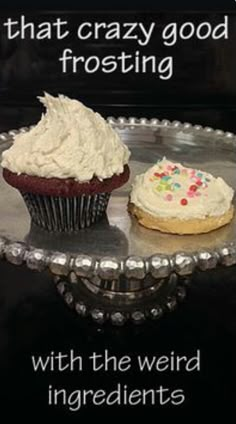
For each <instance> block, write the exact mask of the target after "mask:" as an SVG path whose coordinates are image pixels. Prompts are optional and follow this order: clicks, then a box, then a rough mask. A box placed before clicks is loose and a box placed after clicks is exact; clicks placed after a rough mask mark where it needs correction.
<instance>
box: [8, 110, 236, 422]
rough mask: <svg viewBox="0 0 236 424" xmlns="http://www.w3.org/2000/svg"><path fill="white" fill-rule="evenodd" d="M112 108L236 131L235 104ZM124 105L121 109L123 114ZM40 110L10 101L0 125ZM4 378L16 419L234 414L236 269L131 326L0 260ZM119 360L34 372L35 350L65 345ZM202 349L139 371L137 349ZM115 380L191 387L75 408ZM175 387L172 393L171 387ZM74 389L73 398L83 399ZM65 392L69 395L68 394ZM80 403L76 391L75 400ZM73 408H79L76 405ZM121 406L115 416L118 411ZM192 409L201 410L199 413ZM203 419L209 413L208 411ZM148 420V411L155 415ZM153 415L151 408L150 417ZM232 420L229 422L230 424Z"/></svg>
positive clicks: (21, 121) (207, 278) (198, 283)
mask: <svg viewBox="0 0 236 424" xmlns="http://www.w3.org/2000/svg"><path fill="white" fill-rule="evenodd" d="M98 108H99V110H100V112H102V113H103V114H104V115H107V114H109V115H115V116H117V115H120V114H122V115H126V116H128V115H131V114H132V115H136V116H158V117H166V118H169V119H180V120H183V121H186V120H188V121H192V122H194V123H197V122H198V123H202V124H208V125H209V124H210V125H212V126H214V127H218V128H223V129H229V130H232V131H234V130H236V128H235V126H236V124H235V122H236V121H235V111H234V108H233V107H232V108H229V107H228V108H223V107H221V108H220V107H218V109H216V108H215V107H209V108H204V107H203V106H202V107H198V108H197V107H195V108H194V107H192V108H190V107H188V108H186V109H185V108H184V107H176V108H175V107H173V106H169V107H168V108H164V107H162V108H151V107H146V108H145V107H141V106H140V107H139V108H137V107H136V108H135V107H133V106H132V105H130V106H126V108H125V109H124V108H121V106H117V107H114V106H113V107H112V106H111V105H100V106H98ZM121 110H122V113H121ZM38 116H39V110H38V109H37V108H36V109H35V108H34V107H28V106H25V109H24V108H23V107H20V106H16V105H10V106H9V105H8V106H6V105H2V106H1V117H0V128H1V130H2V131H3V130H7V129H10V128H13V127H19V126H21V125H27V124H29V123H31V122H32V121H36V120H37V119H38ZM0 311H1V312H0V375H1V391H2V394H1V410H3V409H5V408H6V411H7V413H8V416H10V415H11V413H12V412H15V411H16V412H17V414H18V418H20V419H23V418H26V417H28V416H29V415H31V414H33V415H32V416H33V417H35V418H38V417H39V416H42V417H45V418H46V417H52V418H56V417H67V419H68V420H69V421H70V420H73V419H74V420H76V421H77V422H78V420H79V419H80V418H81V417H85V418H88V417H89V416H90V415H91V414H93V415H94V417H96V419H99V418H100V417H102V418H103V417H106V418H107V417H108V416H110V414H112V416H118V415H119V416H122V417H124V418H127V417H132V418H136V417H139V416H140V417H141V416H142V417H146V416H147V414H148V413H149V412H153V414H152V416H153V415H155V417H156V419H158V418H160V417H167V416H170V415H173V416H174V417H175V419H179V418H180V417H184V416H185V415H187V414H191V417H193V416H195V414H197V413H200V414H201V415H202V416H203V414H206V413H207V412H208V413H210V414H212V413H213V411H214V412H216V411H217V412H218V411H219V412H220V411H221V412H224V414H225V413H227V412H230V410H231V409H233V406H234V399H235V394H236V383H235V381H236V365H235V356H236V343H235V341H236V267H235V266H233V267H230V268H220V269H216V270H214V271H209V272H197V273H196V274H195V275H194V277H193V279H192V281H191V282H190V284H189V286H188V290H187V297H186V299H185V301H184V302H183V303H182V304H181V305H179V307H178V308H177V309H176V310H175V311H174V312H171V313H169V314H166V315H165V316H163V317H162V318H161V319H160V320H159V321H155V322H148V323H147V324H144V325H142V326H135V325H127V326H125V327H124V328H111V327H109V326H108V327H104V328H102V327H101V328H100V327H97V326H96V325H95V324H93V323H91V322H90V321H89V320H87V319H80V318H79V317H78V316H77V315H76V314H75V312H74V311H72V310H70V309H69V307H68V306H67V305H65V303H64V301H63V300H62V298H61V297H60V296H59V294H58V293H57V291H56V289H55V286H54V284H53V282H52V280H51V277H50V276H49V275H48V274H44V273H38V272H34V271H30V270H28V269H26V267H24V266H19V267H17V266H13V265H11V264H8V263H6V262H4V261H1V262H0ZM106 350H107V351H108V352H109V354H110V355H115V356H116V357H117V358H120V357H122V356H124V355H128V356H130V358H131V361H132V364H133V366H132V367H131V369H130V370H128V371H127V372H116V371H111V370H110V371H107V372H105V371H104V370H103V371H102V370H101V371H99V372H94V371H92V370H91V367H89V365H88V366H86V365H85V366H84V368H83V370H80V371H78V369H76V370H74V371H73V372H72V371H69V370H67V371H65V372H62V371H59V370H55V371H53V370H49V369H48V368H47V369H46V370H45V371H44V372H43V371H42V370H41V371H37V372H36V371H34V370H33V363H32V356H34V357H35V358H37V357H38V356H39V355H42V357H43V358H45V357H47V356H49V357H50V355H51V357H52V356H53V355H54V354H55V355H56V354H58V352H62V353H63V354H66V355H69V354H70V352H71V351H73V354H74V355H80V356H82V357H83V359H84V361H85V362H84V363H85V364H87V361H88V357H89V356H90V355H91V354H92V352H97V353H98V354H101V355H103V354H104V352H105V351H106ZM197 353H199V355H200V370H197V369H195V370H193V371H189V372H188V371H186V370H184V369H181V370H180V371H178V370H175V371H170V369H169V370H167V371H165V372H157V371H156V370H155V369H154V370H152V371H150V372H147V371H146V372H145V371H143V372H141V371H140V370H139V369H138V367H137V362H136V360H137V356H138V355H140V356H145V355H148V356H149V357H153V356H156V357H158V356H161V355H167V356H169V357H171V355H173V356H174V355H181V356H183V355H184V356H187V357H188V358H190V357H193V356H194V355H195V356H196V354H197ZM117 384H120V385H122V387H124V386H125V385H126V386H127V390H131V389H132V390H134V389H143V388H146V389H158V388H159V389H160V386H162V387H163V388H165V389H166V390H167V389H168V390H169V391H168V393H170V392H173V391H174V390H183V391H184V396H185V401H184V402H183V403H182V404H181V405H173V404H171V403H170V402H169V403H168V402H167V403H166V404H165V405H164V404H163V405H160V403H158V402H157V403H156V405H155V406H150V405H149V404H148V405H146V406H144V405H137V406H135V407H134V406H117V405H116V406H113V407H112V406H106V407H104V406H99V407H98V406H96V407H95V406H92V404H91V403H90V404H89V405H87V406H81V408H79V409H78V410H76V411H70V408H69V406H68V399H69V398H68V397H69V395H70V394H71V393H72V392H74V391H76V390H77V391H78V390H81V389H93V390H97V389H104V390H106V391H107V392H111V391H112V390H114V389H115V388H116V387H117ZM54 388H57V389H64V390H65V392H66V394H67V398H66V399H67V400H65V402H64V403H65V405H63V402H62V400H61V401H60V402H59V403H60V405H49V403H50V402H49V391H50V390H51V391H53V389H54ZM166 393H167V392H166ZM75 396H76V395H75V394H74V398H75ZM61 399H62V398H61ZM70 399H71V401H72V398H70ZM72 409H73V408H72ZM114 413H115V414H114ZM193 414H194V415H193ZM204 416H205V415H204ZM147 417H148V416H147ZM150 419H151V415H150ZM231 420H232V418H230V419H229V422H234V420H233V421H231Z"/></svg>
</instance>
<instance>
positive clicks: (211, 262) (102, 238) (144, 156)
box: [0, 118, 236, 278]
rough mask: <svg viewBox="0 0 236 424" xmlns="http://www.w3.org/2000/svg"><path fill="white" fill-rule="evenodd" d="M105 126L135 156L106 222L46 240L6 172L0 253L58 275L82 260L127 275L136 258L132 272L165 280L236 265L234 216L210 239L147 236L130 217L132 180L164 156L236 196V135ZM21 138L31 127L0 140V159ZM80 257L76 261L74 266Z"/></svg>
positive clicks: (126, 122)
mask: <svg viewBox="0 0 236 424" xmlns="http://www.w3.org/2000/svg"><path fill="white" fill-rule="evenodd" d="M108 121H109V122H110V123H111V124H112V126H113V127H114V128H115V129H116V130H117V131H118V132H119V134H120V135H121V137H122V139H123V141H124V142H125V143H126V144H127V145H128V147H129V148H130V150H131V162H130V168H131V177H130V180H129V182H128V183H127V184H126V185H125V186H123V187H121V189H118V190H116V191H114V192H113V193H112V197H111V200H110V202H109V207H108V212H107V216H106V217H105V218H104V219H103V220H102V221H101V222H99V223H98V224H95V225H94V226H93V227H91V228H89V229H85V230H81V231H79V232H78V233H76V234H63V233H58V234H50V233H47V232H45V231H43V230H41V229H39V228H37V227H34V226H32V225H31V222H30V217H29V214H28V211H27V209H26V207H25V204H24V202H23V200H22V198H21V196H20V194H19V193H18V191H17V190H15V189H13V188H12V187H10V186H8V185H7V184H6V183H5V182H4V180H3V178H2V172H1V176H0V236H1V239H0V254H1V252H2V256H4V257H6V258H7V259H8V260H10V261H11V262H12V263H15V264H18V263H22V262H24V261H26V263H27V264H28V266H29V267H30V268H37V267H38V268H43V266H49V268H50V269H51V271H52V272H55V273H56V274H60V273H64V272H65V270H66V269H67V270H69V269H74V267H75V266H76V265H75V264H76V263H78V261H79V263H80V265H79V266H82V267H84V266H85V262H83V260H84V261H86V260H87V262H86V264H87V263H88V260H89V266H88V267H87V268H88V272H90V271H91V268H93V269H96V270H97V269H98V268H99V267H104V260H105V262H106V267H105V268H106V269H107V267H108V268H109V270H111V269H113V270H114V269H116V271H118V272H119V273H125V272H126V271H127V269H128V268H129V264H130V258H132V259H133V262H132V261H131V262H132V267H133V268H137V270H138V269H140V267H141V268H142V266H141V265H140V263H142V264H143V270H144V273H147V272H149V271H150V269H153V267H154V268H156V271H158V269H159V270H160V273H161V274H160V276H167V275H164V274H170V273H171V272H172V271H173V270H174V271H176V272H177V273H179V274H180V275H188V274H191V273H192V272H193V270H194V269H195V267H196V266H198V267H199V268H200V269H202V270H206V269H210V268H214V267H216V266H217V265H218V264H223V265H233V264H234V263H236V217H234V219H233V221H232V223H230V224H229V225H227V226H225V227H223V228H221V229H219V230H216V231H213V232H211V233H209V234H203V235H194V236H189V235H188V236H178V235H167V234H162V233H160V232H158V231H152V230H148V229H145V228H143V227H141V226H140V225H139V224H138V223H137V222H136V220H135V219H134V218H131V217H130V216H129V214H128V212H127V202H128V197H129V192H130V189H131V185H132V181H133V179H134V177H135V175H136V174H139V173H142V172H144V171H145V170H146V169H148V168H149V167H150V166H151V165H152V164H154V163H155V162H156V161H157V160H158V159H161V158H162V157H164V156H165V157H166V158H168V159H169V160H172V161H174V162H181V163H183V164H184V165H186V166H191V167H194V168H198V169H202V170H204V171H207V172H210V173H211V174H213V175H215V176H221V177H222V178H224V179H225V181H226V182H227V183H228V184H230V185H231V186H232V187H233V188H234V190H236V136H235V135H234V134H232V133H224V132H223V131H220V130H213V129H212V128H202V127H201V126H200V125H196V126H192V125H191V124H188V123H185V124H181V123H180V122H178V121H174V122H169V121H167V120H164V121H159V120H158V119H152V120H147V119H145V118H143V119H139V120H138V119H136V118H129V119H126V118H118V119H115V118H108ZM19 131H28V128H22V129H20V130H12V131H10V132H9V133H3V134H1V135H0V154H1V153H2V151H3V150H4V149H6V148H9V146H10V144H11V142H12V137H13V136H14V134H16V133H18V132H19ZM234 203H235V198H234ZM76 258H79V259H78V261H77V262H76ZM108 259H110V262H109V261H108V262H107V260H108ZM81 261H82V262H81ZM81 264H82V265H81ZM86 266H87V265H86ZM163 267H164V268H165V271H164V274H163ZM87 268H86V269H87ZM109 270H108V274H107V275H108V278H109V276H110V275H111V273H110V274H109V272H110V271H109ZM137 275H138V274H137ZM111 278H113V276H111Z"/></svg>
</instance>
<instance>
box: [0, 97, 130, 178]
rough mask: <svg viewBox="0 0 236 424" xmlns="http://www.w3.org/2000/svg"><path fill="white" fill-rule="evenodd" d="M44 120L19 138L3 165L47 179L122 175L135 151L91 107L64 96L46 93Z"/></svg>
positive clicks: (6, 152) (14, 170)
mask: <svg viewBox="0 0 236 424" xmlns="http://www.w3.org/2000/svg"><path fill="white" fill-rule="evenodd" d="M39 100H40V101H41V102H42V103H43V105H44V106H45V107H46V113H45V114H43V115H42V118H41V120H40V121H39V123H38V124H37V125H36V126H35V127H34V128H32V129H31V130H30V131H29V132H27V133H23V134H18V135H16V136H15V139H14V143H13V145H12V146H11V147H10V149H8V150H6V151H5V152H4V153H3V155H2V167H3V168H7V169H9V170H10V171H12V172H14V173H17V174H22V173H24V174H27V175H32V176H38V177H44V178H53V177H54V178H62V179H65V178H74V179H75V180H77V181H81V182H85V181H90V180H91V179H92V178H93V177H97V178H98V179H99V180H103V179H105V178H110V177H112V176H113V175H114V174H117V175H119V174H121V173H122V172H123V170H124V165H125V164H127V163H128V160H129V156H130V152H129V150H128V148H127V146H125V144H124V143H123V142H122V140H121V139H120V137H119V135H118V133H117V132H116V131H115V130H114V129H113V128H112V127H111V126H110V125H109V124H108V123H107V122H106V121H105V119H104V118H102V116H101V115H99V114H98V113H95V112H93V110H92V109H89V108H87V107H85V106H84V105H83V104H82V103H81V102H79V101H77V100H72V99H69V98H68V97H65V96H63V95H59V96H58V97H53V96H51V95H49V94H45V95H44V97H39Z"/></svg>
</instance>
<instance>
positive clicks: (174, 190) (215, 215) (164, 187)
mask: <svg viewBox="0 0 236 424" xmlns="http://www.w3.org/2000/svg"><path fill="white" fill-rule="evenodd" d="M233 196H234V191H233V189H232V188H231V187H229V186H228V184H226V182H225V181H224V180H223V179H222V178H220V177H218V178H215V177H213V176H212V175H211V174H208V173H206V172H203V171H199V170H196V169H192V168H187V167H184V166H182V165H181V164H180V163H173V162H170V161H168V160H166V159H163V160H161V161H160V162H158V163H157V164H156V165H154V166H152V167H151V168H150V169H148V170H147V171H146V172H145V173H144V174H142V175H138V176H137V177H136V179H135V181H134V184H133V187H132V191H131V195H130V202H129V207H128V209H129V212H130V213H131V214H132V215H133V216H135V217H136V218H137V220H138V222H139V224H141V225H143V226H144V227H146V228H150V229H153V230H159V231H162V232H164V233H172V234H201V233H208V232H210V231H212V230H215V229H217V228H220V227H223V226H224V225H226V224H228V223H229V222H230V221H231V220H232V218H233V214H234V207H233V205H232V199H233Z"/></svg>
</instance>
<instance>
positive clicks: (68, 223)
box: [21, 192, 110, 232]
mask: <svg viewBox="0 0 236 424" xmlns="http://www.w3.org/2000/svg"><path fill="white" fill-rule="evenodd" d="M21 195H22V197H23V199H24V201H25V203H26V206H27V208H28V211H29V214H30V216H31V219H32V222H33V223H34V224H36V225H38V226H39V227H41V228H44V229H45V230H47V231H59V232H72V231H78V230H81V229H83V228H88V227H90V226H91V225H92V224H94V223H95V222H97V221H98V220H99V219H100V218H101V217H102V216H103V215H104V213H105V211H106V208H107V204H108V201H109V198H110V193H97V194H93V195H85V194H82V195H81V196H76V197H53V196H44V195H39V194H34V193H22V192H21Z"/></svg>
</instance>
